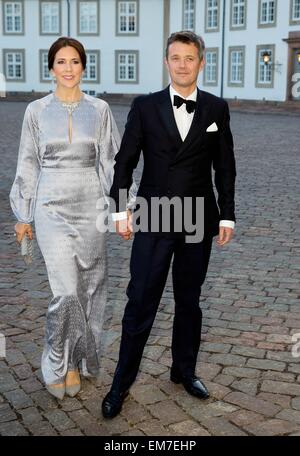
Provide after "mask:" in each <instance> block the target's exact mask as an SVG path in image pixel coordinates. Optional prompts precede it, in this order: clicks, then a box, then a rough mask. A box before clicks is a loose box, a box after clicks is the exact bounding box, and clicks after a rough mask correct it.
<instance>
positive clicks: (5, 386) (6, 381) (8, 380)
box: [0, 370, 18, 393]
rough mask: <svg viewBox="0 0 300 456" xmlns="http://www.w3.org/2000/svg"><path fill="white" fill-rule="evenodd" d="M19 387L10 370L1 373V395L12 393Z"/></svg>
mask: <svg viewBox="0 0 300 456" xmlns="http://www.w3.org/2000/svg"><path fill="white" fill-rule="evenodd" d="M17 387H18V383H17V382H16V381H15V379H14V377H13V376H12V375H11V374H10V373H9V371H8V370H1V371H0V393H5V392H7V391H12V390H14V389H16V388H17Z"/></svg>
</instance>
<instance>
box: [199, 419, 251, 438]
mask: <svg viewBox="0 0 300 456" xmlns="http://www.w3.org/2000/svg"><path fill="white" fill-rule="evenodd" d="M202 424H203V426H204V427H205V428H206V429H207V430H208V432H210V433H211V435H215V436H219V437H221V436H246V435H247V434H246V433H245V432H244V431H242V430H241V429H239V428H238V427H237V426H235V425H233V424H231V423H230V422H229V421H227V420H226V419H225V418H222V417H218V418H209V419H206V420H204V421H203V423H202Z"/></svg>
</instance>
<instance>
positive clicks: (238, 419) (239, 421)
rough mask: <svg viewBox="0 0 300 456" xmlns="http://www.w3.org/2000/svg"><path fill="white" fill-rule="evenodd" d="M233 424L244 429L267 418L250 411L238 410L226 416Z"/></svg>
mask: <svg viewBox="0 0 300 456" xmlns="http://www.w3.org/2000/svg"><path fill="white" fill-rule="evenodd" d="M226 418H227V419H228V420H230V421H231V422H232V423H233V424H235V425H236V426H238V427H241V428H244V426H245V425H247V424H251V423H257V422H261V421H264V420H265V416H264V415H261V414H259V413H255V412H251V411H250V410H237V411H236V412H233V413H230V414H229V415H227V416H226Z"/></svg>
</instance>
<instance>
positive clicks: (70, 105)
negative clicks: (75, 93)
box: [57, 97, 81, 144]
mask: <svg viewBox="0 0 300 456" xmlns="http://www.w3.org/2000/svg"><path fill="white" fill-rule="evenodd" d="M57 98H58V97H57ZM58 100H59V98H58ZM59 101H60V103H61V105H62V106H63V107H64V108H66V110H67V111H68V132H69V143H70V144H71V143H72V134H73V118H72V114H73V112H74V111H75V109H76V108H78V106H79V104H80V101H81V100H78V101H61V100H59Z"/></svg>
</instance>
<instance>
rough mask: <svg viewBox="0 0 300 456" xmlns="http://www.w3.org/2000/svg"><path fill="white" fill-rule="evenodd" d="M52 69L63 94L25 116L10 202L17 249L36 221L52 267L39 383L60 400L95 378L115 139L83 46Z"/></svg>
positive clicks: (61, 56) (60, 45)
mask: <svg viewBox="0 0 300 456" xmlns="http://www.w3.org/2000/svg"><path fill="white" fill-rule="evenodd" d="M48 59H49V70H51V73H52V75H54V76H55V78H56V82H57V87H56V90H55V93H53V94H50V95H47V96H46V97H44V98H41V99H39V100H36V101H34V102H32V103H30V104H29V105H28V107H27V109H26V112H25V117H24V122H23V127H22V134H21V142H20V149H19V156H18V165H17V172H16V177H15V180H14V183H13V186H12V189H11V193H10V200H11V206H12V209H13V212H14V214H15V216H16V217H17V219H18V223H17V224H16V227H15V231H16V235H17V241H18V242H20V241H21V240H22V238H23V236H24V235H28V236H29V237H32V229H31V225H30V224H31V223H32V222H33V221H34V223H35V231H36V239H37V242H38V245H39V247H40V250H41V252H42V255H43V257H44V260H45V263H46V267H47V272H48V277H49V282H50V287H51V290H52V293H53V298H52V300H51V301H50V303H49V307H48V312H47V322H46V336H45V346H44V350H43V355H42V374H43V378H44V380H45V383H46V387H47V389H48V391H49V392H50V393H51V394H53V395H54V396H56V397H58V398H60V399H62V398H63V397H64V394H65V393H67V394H68V395H70V396H74V395H75V394H76V393H77V392H78V391H79V390H80V375H79V372H80V370H81V373H82V374H83V375H96V374H97V373H98V370H99V354H100V346H101V345H100V344H101V341H100V335H101V326H102V319H103V311H104V308H105V302H106V294H107V263H106V258H107V257H106V235H105V233H104V230H101V231H103V232H99V231H98V229H97V228H96V219H97V209H96V205H97V201H98V200H99V198H102V197H105V196H107V195H108V194H109V190H110V187H111V184H112V177H113V165H114V157H115V154H116V153H117V151H118V147H119V134H118V130H117V127H116V124H115V121H114V119H113V116H112V114H111V111H110V109H109V107H108V105H107V103H106V102H104V101H103V100H100V99H96V98H93V97H90V96H88V95H86V94H84V93H83V92H81V90H80V86H79V84H80V80H81V77H82V74H83V72H84V69H85V65H86V57H85V51H84V49H83V47H82V45H81V43H79V42H78V41H77V40H74V39H70V38H59V39H58V40H57V41H56V42H55V43H53V45H52V46H51V48H50V50H49V54H48Z"/></svg>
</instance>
